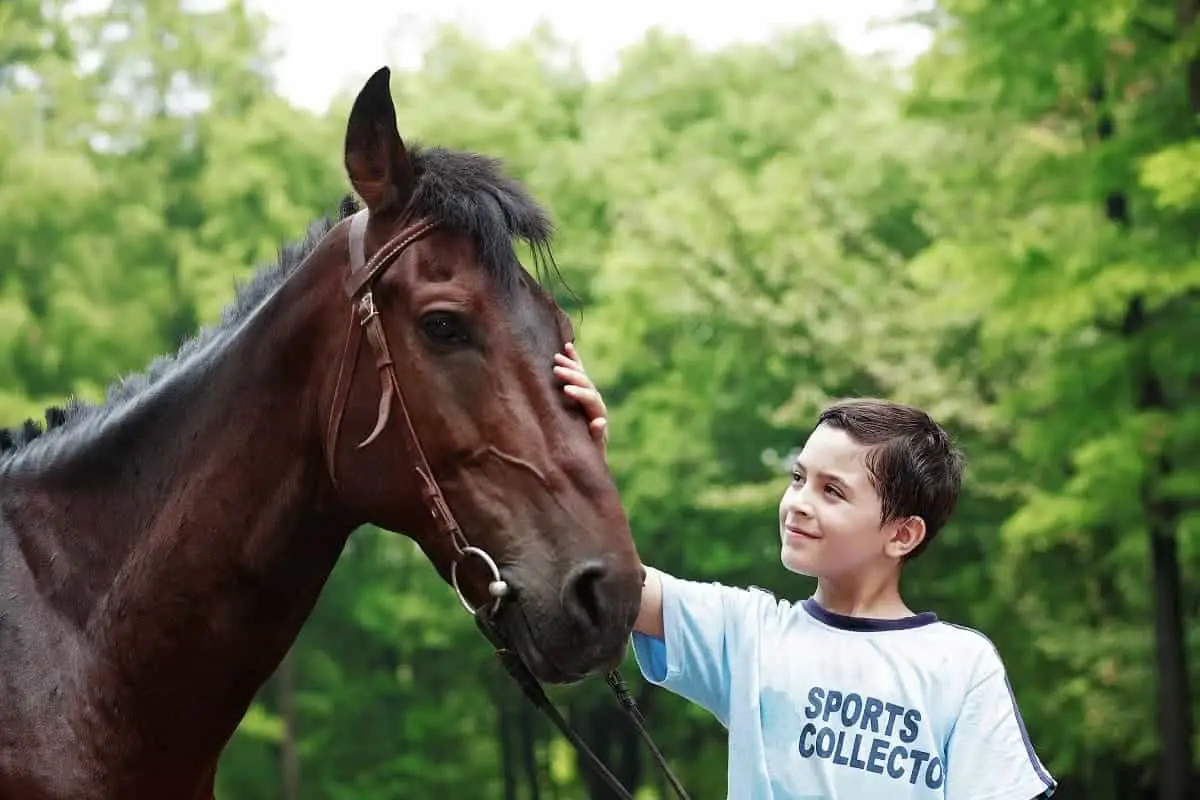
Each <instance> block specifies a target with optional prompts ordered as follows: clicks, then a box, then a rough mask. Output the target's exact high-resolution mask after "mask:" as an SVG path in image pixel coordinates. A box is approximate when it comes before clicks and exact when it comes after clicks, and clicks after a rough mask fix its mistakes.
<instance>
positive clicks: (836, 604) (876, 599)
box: [813, 573, 913, 619]
mask: <svg viewBox="0 0 1200 800" xmlns="http://www.w3.org/2000/svg"><path fill="white" fill-rule="evenodd" d="M813 599H814V600H816V601H817V604H818V605H819V606H821V607H822V608H824V609H825V610H826V611H832V612H833V613H835V614H841V615H843V616H847V617H869V618H872V619H903V618H904V617H911V616H912V615H913V612H912V610H911V609H910V608H909V607H908V606H907V605H906V604H905V603H904V599H903V598H902V597H901V596H900V576H899V575H897V574H894V573H893V574H890V575H886V576H879V577H873V578H861V577H858V578H818V579H817V590H816V592H814V594H813Z"/></svg>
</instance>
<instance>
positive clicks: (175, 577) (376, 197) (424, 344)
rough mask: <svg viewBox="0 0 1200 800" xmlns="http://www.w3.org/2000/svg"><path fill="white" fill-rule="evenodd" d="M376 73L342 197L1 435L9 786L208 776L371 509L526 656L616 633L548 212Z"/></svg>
mask: <svg viewBox="0 0 1200 800" xmlns="http://www.w3.org/2000/svg"><path fill="white" fill-rule="evenodd" d="M388 79H389V73H388V70H387V69H386V68H385V69H383V70H380V71H379V72H378V73H376V74H375V75H374V76H373V77H372V78H371V79H370V80H369V81H368V82H367V83H366V85H365V86H364V87H363V89H362V90H361V92H360V94H359V95H358V97H357V99H356V101H355V103H354V106H353V109H352V111H351V114H350V117H349V122H348V125H347V131H346V139H345V165H346V170H347V173H348V175H349V178H350V182H351V184H352V185H353V187H354V189H355V191H356V193H357V194H358V196H359V197H360V198H362V200H363V202H364V204H365V208H364V209H363V210H362V211H359V212H358V213H355V214H352V215H351V214H350V213H349V211H343V213H342V215H341V217H342V218H340V219H338V220H336V221H332V220H326V221H323V222H322V223H320V224H318V225H317V226H315V228H314V229H313V230H311V231H310V232H309V235H308V237H307V239H306V241H305V242H304V243H303V244H300V245H298V246H296V247H292V248H286V249H285V250H284V252H283V253H282V255H281V257H280V259H279V261H278V263H277V264H275V265H273V266H272V267H270V268H268V269H266V270H265V271H262V272H260V273H259V274H258V275H257V276H256V277H255V278H254V280H253V281H252V282H251V283H250V284H249V285H248V286H247V287H246V288H245V289H243V290H242V291H241V292H240V293H239V296H238V298H237V300H236V302H235V303H234V304H233V306H232V307H231V309H230V310H229V311H228V312H227V313H226V314H225V317H224V319H223V320H222V321H221V323H220V324H219V325H218V326H216V327H215V328H214V329H212V330H209V331H206V332H204V333H203V334H202V335H200V336H199V337H198V338H196V339H195V340H194V341H192V342H189V343H188V344H186V345H184V346H183V347H182V348H181V350H180V351H179V352H178V353H176V354H175V355H174V356H172V357H170V358H166V359H162V360H160V361H158V362H156V363H155V364H154V365H152V366H151V368H150V369H149V371H148V373H147V374H146V375H145V376H141V377H139V378H136V379H131V380H127V381H124V382H121V383H119V384H117V385H116V386H114V387H113V389H112V390H110V392H109V396H108V398H107V399H106V401H105V402H104V403H103V404H102V405H100V406H97V407H93V406H86V405H82V404H77V403H76V404H72V405H70V406H69V407H68V408H67V409H66V410H65V411H57V412H53V413H48V414H47V419H48V425H47V430H46V432H44V433H41V435H34V434H36V433H38V431H37V430H36V429H33V428H31V426H29V425H26V427H25V428H24V429H17V430H14V431H10V432H8V433H6V435H5V436H4V441H3V444H4V445H5V447H4V452H3V454H0V798H4V800H43V798H56V799H57V798H71V800H100V799H101V798H104V799H105V800H117V798H119V799H120V800H138V799H139V798H149V799H152V800H193V799H194V798H211V797H212V794H213V779H214V775H215V771H216V767H217V761H218V758H219V756H220V754H221V751H222V748H223V747H224V746H225V745H226V743H227V742H228V740H229V738H230V736H231V735H232V734H233V732H234V730H235V728H236V726H237V725H238V722H239V720H240V719H241V718H242V716H243V714H244V713H245V711H246V709H247V706H248V705H249V703H250V702H251V700H252V698H253V697H254V695H255V692H256V691H257V690H258V689H259V687H260V686H262V684H263V683H264V681H266V680H267V678H268V677H270V675H271V674H272V672H273V671H274V669H275V668H276V666H277V665H278V664H279V662H280V661H281V659H282V658H283V656H284V654H285V653H286V652H287V650H288V648H289V646H290V645H291V644H292V642H293V640H294V639H295V637H296V635H297V633H298V632H299V630H300V628H301V626H303V624H304V622H305V620H306V618H307V617H308V615H309V613H310V611H311V610H312V608H313V605H314V603H315V602H316V600H317V597H318V595H319V593H320V592H321V588H322V586H323V584H324V583H325V581H326V578H327V577H328V576H329V574H330V572H331V571H332V569H333V567H334V564H335V562H336V561H337V559H338V556H339V554H340V553H341V551H342V549H343V546H344V545H345V544H346V541H347V537H348V536H349V535H350V534H351V532H353V531H354V530H355V528H357V527H359V526H360V525H362V524H365V523H373V524H375V525H378V526H380V527H383V528H387V529H389V530H394V531H402V532H404V533H405V534H406V535H408V536H410V537H412V538H413V539H414V540H415V541H416V542H417V543H419V545H420V546H421V548H422V550H423V551H424V552H425V554H426V555H427V556H428V558H429V560H430V561H431V562H432V564H433V566H434V567H435V568H436V569H437V570H438V571H439V572H440V574H441V575H442V576H443V578H445V579H446V580H447V581H448V582H452V583H453V585H455V586H456V587H461V592H460V594H461V596H462V598H463V600H464V602H466V603H468V604H469V605H471V606H480V605H482V604H489V605H488V607H489V608H490V607H492V606H493V605H495V606H497V607H498V610H496V612H495V615H494V620H493V621H494V625H495V629H496V630H497V631H499V632H500V633H501V634H502V635H503V637H504V638H505V640H506V641H508V642H511V643H512V644H513V645H514V646H515V649H516V651H517V652H518V653H519V655H520V656H521V658H522V660H523V661H524V662H525V663H526V665H527V666H528V667H529V669H530V670H531V671H532V672H533V673H534V674H535V675H536V676H537V677H538V678H540V679H542V680H543V681H549V682H556V683H566V682H573V681H576V680H580V679H582V678H584V677H586V676H590V675H593V674H596V673H600V672H605V671H607V670H610V669H612V668H614V667H615V666H616V665H617V663H618V662H619V661H620V660H621V657H622V655H623V654H624V652H625V647H626V642H627V638H628V636H629V634H630V630H631V628H632V625H633V621H634V617H635V616H636V613H637V608H638V603H639V599H640V592H641V581H642V569H641V564H640V562H639V559H638V556H637V553H636V551H635V548H634V545H633V541H632V539H631V537H630V532H629V526H628V522H627V520H626V518H625V515H624V513H623V511H622V509H621V506H620V503H619V500H618V496H617V492H616V490H615V487H614V485H613V483H612V481H611V478H610V475H609V473H608V470H607V467H606V466H605V463H604V460H603V458H602V455H601V453H600V451H599V449H598V448H597V447H596V446H595V445H594V444H593V442H592V441H591V440H590V438H589V435H588V431H587V426H586V424H585V422H584V420H583V419H582V417H581V416H580V413H579V410H578V409H577V408H576V407H575V406H574V404H573V403H570V402H567V401H566V400H564V397H563V393H562V391H561V389H560V386H559V385H558V384H557V383H556V380H555V379H554V377H553V375H552V372H551V368H552V365H553V354H554V353H555V352H556V351H557V350H559V349H560V348H561V346H562V344H563V342H564V341H566V340H568V339H570V337H571V336H572V332H571V328H570V322H569V320H568V318H567V317H566V315H565V314H564V313H563V312H562V311H561V310H560V309H559V307H558V306H557V305H556V304H555V303H554V301H553V299H552V298H551V296H550V295H549V294H548V293H547V292H545V291H544V290H543V288H542V287H541V286H540V285H539V284H538V283H537V282H536V281H535V280H534V279H533V277H531V276H530V275H529V273H527V272H526V271H525V270H524V269H523V268H522V266H521V264H520V263H519V261H518V260H517V257H516V254H515V252H514V249H513V241H514V239H518V238H519V239H524V240H526V241H528V242H530V243H531V245H533V246H534V247H535V249H536V250H538V252H541V251H542V250H541V248H544V247H545V246H546V245H547V243H548V239H549V233H550V226H549V224H548V222H547V219H546V215H545V214H544V212H543V211H542V210H541V209H540V208H539V207H538V205H537V204H536V203H535V202H534V201H533V200H532V199H531V198H530V197H529V196H528V195H527V194H526V193H525V191H524V190H523V189H522V188H521V187H520V186H519V185H518V184H516V183H515V182H513V181H511V180H509V179H508V178H506V177H504V176H503V175H502V174H501V172H500V170H499V167H498V166H497V164H496V163H495V162H493V161H491V160H489V159H486V158H483V157H481V156H477V155H473V154H466V153H459V152H453V151H448V150H444V149H421V148H416V147H413V148H406V146H405V144H404V143H403V142H402V140H401V137H400V135H399V134H398V132H397V129H396V119H395V109H394V107H393V105H392V99H391V95H390V91H389V88H388ZM372 437H373V438H372ZM451 511H452V513H451ZM459 523H461V529H459V527H458V524H459ZM493 559H494V563H495V564H497V565H498V568H497V574H492V571H491V564H492V563H493ZM489 590H490V591H489ZM501 597H503V599H504V602H503V603H500V602H499V600H500V598H501ZM480 641H481V642H483V639H482V637H481V640H480Z"/></svg>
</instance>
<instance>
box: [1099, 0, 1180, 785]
mask: <svg viewBox="0 0 1200 800" xmlns="http://www.w3.org/2000/svg"><path fill="white" fill-rule="evenodd" d="M1190 5H1191V2H1190V0H1185V2H1181V3H1180V14H1181V17H1180V22H1181V24H1182V23H1183V21H1184V12H1183V8H1184V6H1190ZM1188 22H1189V24H1190V17H1189V18H1188ZM1194 76H1197V77H1200V74H1198V73H1197V71H1196V70H1195V69H1194V68H1193V67H1192V65H1189V66H1188V78H1189V80H1188V84H1189V88H1188V97H1189V102H1190V103H1192V102H1196V101H1197V100H1200V90H1198V89H1197V87H1194V86H1192V85H1191V84H1192V78H1193V77H1194ZM1092 99H1093V101H1094V102H1095V103H1096V106H1097V108H1098V110H1099V113H1100V117H1099V124H1098V125H1097V136H1098V138H1099V140H1100V142H1101V144H1103V143H1104V142H1105V141H1106V140H1109V139H1111V138H1112V137H1113V136H1114V135H1115V125H1114V123H1113V119H1112V114H1111V112H1110V111H1108V109H1107V108H1106V106H1105V102H1106V99H1107V97H1106V91H1105V87H1104V85H1103V84H1102V83H1100V82H1097V83H1096V84H1095V86H1094V87H1093V90H1092ZM1198 111H1200V109H1197V108H1192V112H1193V114H1195V113H1197V112H1198ZM1105 215H1106V217H1107V218H1108V220H1109V221H1110V222H1112V223H1113V224H1114V225H1117V226H1119V227H1121V228H1122V229H1126V230H1127V229H1129V228H1130V227H1131V225H1132V219H1131V216H1130V211H1129V203H1128V200H1127V198H1126V196H1125V194H1124V192H1122V191H1120V190H1119V189H1113V190H1112V191H1110V192H1109V193H1108V195H1107V197H1106V198H1105ZM1150 323H1151V320H1150V319H1149V317H1148V315H1147V314H1146V311H1145V302H1144V300H1143V298H1142V297H1140V296H1137V297H1134V298H1132V299H1131V300H1130V302H1129V306H1128V307H1127V309H1126V312H1125V318H1124V320H1123V321H1122V325H1121V333H1122V335H1123V336H1124V337H1125V338H1127V339H1129V340H1131V341H1134V342H1136V340H1137V339H1139V338H1141V337H1142V336H1144V334H1145V331H1146V330H1147V328H1148V327H1149V326H1150ZM1133 358H1135V359H1137V360H1138V367H1137V370H1138V371H1139V372H1140V375H1139V376H1138V380H1137V398H1136V402H1135V407H1136V409H1137V411H1139V412H1147V411H1167V412H1170V411H1172V410H1173V409H1171V408H1170V407H1169V406H1170V404H1169V403H1168V402H1167V398H1166V396H1165V395H1164V392H1163V388H1162V384H1161V382H1160V380H1159V378H1158V376H1157V375H1156V374H1155V373H1154V370H1153V366H1152V365H1151V364H1150V363H1149V360H1148V359H1147V358H1145V357H1142V356H1141V355H1140V354H1139V353H1138V352H1137V348H1136V347H1135V348H1134V353H1133ZM1170 473H1171V464H1170V462H1169V461H1168V460H1167V459H1166V458H1164V457H1160V458H1158V459H1156V460H1155V463H1154V466H1153V468H1151V469H1149V470H1147V474H1146V475H1145V477H1144V478H1143V485H1142V487H1141V490H1140V499H1141V503H1142V508H1143V513H1144V517H1145V518H1146V519H1147V520H1148V522H1149V537H1150V541H1149V545H1150V569H1151V580H1152V582H1153V584H1154V587H1153V596H1154V639H1155V656H1156V666H1157V673H1158V695H1157V707H1158V738H1159V746H1160V748H1161V750H1160V753H1161V755H1160V765H1159V792H1158V796H1159V800H1188V798H1189V797H1190V796H1191V795H1190V794H1189V786H1190V785H1191V783H1192V753H1191V744H1192V734H1193V729H1194V724H1193V720H1192V707H1191V702H1192V701H1191V691H1190V685H1189V681H1188V666H1187V649H1186V646H1185V639H1184V632H1183V628H1184V626H1183V599H1182V581H1181V579H1180V574H1179V553H1178V544H1177V542H1176V539H1175V531H1176V530H1177V528H1178V525H1179V517H1180V514H1179V509H1178V508H1176V507H1175V504H1174V503H1172V502H1171V501H1170V500H1169V499H1168V498H1163V497H1161V496H1159V495H1158V494H1157V493H1156V492H1155V488H1156V487H1159V486H1162V485H1164V483H1166V482H1167V479H1168V477H1169V475H1170Z"/></svg>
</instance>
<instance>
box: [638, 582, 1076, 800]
mask: <svg viewBox="0 0 1200 800" xmlns="http://www.w3.org/2000/svg"><path fill="white" fill-rule="evenodd" d="M658 574H659V575H660V576H661V577H662V588H663V627H664V633H665V638H666V640H665V641H662V640H659V639H656V638H653V637H649V636H645V635H642V634H638V633H635V634H634V636H633V647H634V654H635V656H636V658H637V662H638V666H639V668H640V669H641V671H642V675H643V676H644V677H645V678H646V680H648V681H650V682H651V683H654V684H657V685H659V686H662V687H664V688H666V689H669V690H670V691H672V692H674V693H676V694H679V695H681V696H683V697H686V698H688V699H689V700H691V701H693V702H695V703H697V704H699V705H700V706H702V707H704V708H706V709H708V711H710V712H711V713H712V714H713V715H714V716H715V717H716V718H717V719H718V720H719V721H720V722H721V724H722V725H724V726H725V728H726V729H727V730H728V731H729V770H728V787H727V789H728V797H729V798H731V800H1032V798H1035V797H1049V796H1050V795H1052V794H1053V793H1054V789H1055V786H1056V784H1055V781H1054V779H1053V778H1052V777H1051V776H1050V774H1049V772H1047V770H1046V768H1045V767H1044V766H1043V765H1042V763H1041V762H1040V761H1039V760H1038V757H1037V755H1036V754H1035V753H1034V750H1033V746H1032V745H1031V744H1030V741H1029V736H1028V734H1027V733H1026V731H1025V724H1024V722H1023V721H1022V720H1021V714H1020V711H1019V710H1018V709H1017V703H1016V701H1015V699H1014V698H1013V694H1012V690H1011V687H1010V686H1009V683H1008V679H1007V677H1006V675H1005V671H1004V666H1003V664H1002V663H1001V661H1000V657H999V655H998V654H997V653H996V649H995V647H994V646H993V645H992V643H991V642H990V641H989V640H988V639H987V638H986V637H985V636H984V635H983V634H981V633H978V632H977V631H973V630H971V629H969V628H963V627H959V626H957V625H951V624H948V623H945V622H941V621H939V620H938V618H937V616H936V615H934V614H932V613H928V612H927V613H923V614H917V615H915V616H912V617H908V618H905V619H899V620H878V619H863V618H858V617H847V616H843V615H840V614H834V613H832V612H830V611H827V610H825V609H824V608H822V607H821V606H819V605H818V604H817V603H816V602H815V601H814V600H813V599H812V598H809V599H807V600H804V601H803V602H800V603H796V604H793V603H789V602H787V601H782V600H776V599H775V598H774V597H773V596H772V595H770V594H769V593H767V592H765V591H762V590H757V589H735V588H731V587H727V586H722V585H720V584H716V583H696V582H692V581H684V580H680V579H678V578H674V577H672V576H670V575H666V574H664V573H662V572H659V573H658ZM702 794H708V792H702Z"/></svg>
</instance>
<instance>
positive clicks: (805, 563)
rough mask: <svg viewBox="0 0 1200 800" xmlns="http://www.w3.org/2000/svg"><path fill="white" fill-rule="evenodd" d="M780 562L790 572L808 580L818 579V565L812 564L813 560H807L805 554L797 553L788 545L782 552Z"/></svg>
mask: <svg viewBox="0 0 1200 800" xmlns="http://www.w3.org/2000/svg"><path fill="white" fill-rule="evenodd" d="M779 561H780V563H782V564H783V568H784V569H786V570H787V571H788V572H794V573H796V574H797V575H803V576H804V577H806V578H815V577H817V565H816V564H814V563H812V559H811V558H806V557H805V554H803V553H797V552H796V551H795V550H793V549H791V548H790V547H788V546H787V545H786V544H785V545H784V546H783V547H782V548H781V550H780V553H779Z"/></svg>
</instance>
